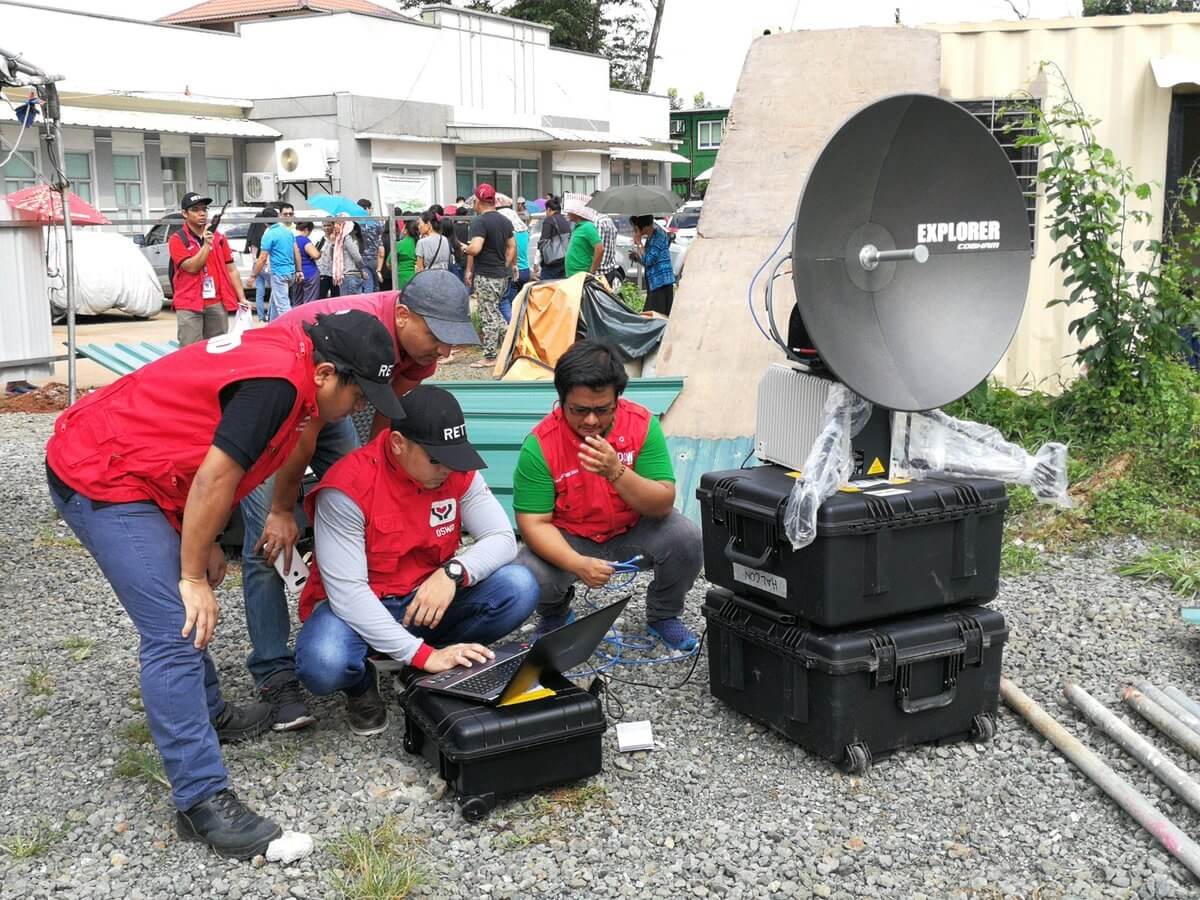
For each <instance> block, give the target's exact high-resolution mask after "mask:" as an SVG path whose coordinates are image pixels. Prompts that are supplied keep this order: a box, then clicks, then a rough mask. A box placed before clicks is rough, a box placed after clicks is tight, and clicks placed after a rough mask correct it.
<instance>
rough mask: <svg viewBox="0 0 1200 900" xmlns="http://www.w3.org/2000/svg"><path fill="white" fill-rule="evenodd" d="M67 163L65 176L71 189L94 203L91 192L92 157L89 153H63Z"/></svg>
mask: <svg viewBox="0 0 1200 900" xmlns="http://www.w3.org/2000/svg"><path fill="white" fill-rule="evenodd" d="M64 156H65V157H66V163H67V178H69V179H70V181H71V190H72V191H74V192H75V193H76V194H78V195H79V196H80V197H82V198H83V199H84V200H86V201H87V202H88V203H94V202H95V201H94V200H93V199H92V197H93V196H95V195H94V194H93V193H92V157H91V154H89V153H67V154H64Z"/></svg>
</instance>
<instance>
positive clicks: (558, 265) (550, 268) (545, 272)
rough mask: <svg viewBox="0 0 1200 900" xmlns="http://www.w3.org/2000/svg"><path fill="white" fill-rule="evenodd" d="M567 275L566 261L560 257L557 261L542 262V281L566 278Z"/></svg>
mask: <svg viewBox="0 0 1200 900" xmlns="http://www.w3.org/2000/svg"><path fill="white" fill-rule="evenodd" d="M566 277H567V261H566V259H565V258H564V259H560V260H559V261H558V262H552V263H548V262H544V263H542V281H549V280H550V279H551V278H566Z"/></svg>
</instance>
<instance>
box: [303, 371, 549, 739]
mask: <svg viewBox="0 0 1200 900" xmlns="http://www.w3.org/2000/svg"><path fill="white" fill-rule="evenodd" d="M400 403H401V405H402V406H403V407H404V412H405V418H404V419H402V420H397V421H393V422H392V427H391V429H390V430H385V431H382V432H380V434H379V435H378V436H377V437H376V438H375V439H374V440H372V441H371V442H370V443H369V444H367V445H366V446H365V447H362V448H361V449H359V450H356V451H354V452H353V453H351V454H349V455H348V456H346V457H344V458H343V459H342V460H341V461H339V462H338V463H336V464H335V465H334V466H333V468H331V469H330V470H329V472H327V473H326V475H325V477H324V478H323V479H322V480H321V483H320V484H319V485H318V486H317V488H316V489H315V490H314V491H312V493H310V494H309V495H308V497H307V498H305V507H306V509H307V511H308V516H309V519H310V521H312V522H313V527H314V530H315V535H316V544H315V547H316V550H315V556H314V559H313V567H312V572H311V575H310V577H309V580H308V583H307V584H306V585H305V586H304V590H303V592H302V593H301V595H300V620H301V621H302V622H303V623H304V625H303V627H302V628H301V629H300V634H299V635H298V636H297V638H296V674H297V675H298V676H299V678H300V681H301V682H302V683H303V684H304V686H305V687H306V688H308V690H309V691H311V692H312V693H313V694H317V695H325V694H332V693H334V692H335V691H342V692H344V693H345V694H346V717H347V719H348V720H349V724H350V730H351V731H353V732H354V733H355V734H361V735H369V734H378V733H379V732H381V731H383V730H384V729H385V728H387V722H388V715H387V706H386V705H385V704H384V702H383V700H382V698H381V697H380V694H379V677H378V673H377V672H376V669H375V665H374V664H373V663H372V662H371V660H370V659H368V653H370V652H372V651H374V652H377V653H384V654H387V655H388V656H390V657H392V658H393V659H396V660H399V661H400V662H402V663H407V664H408V665H411V666H413V667H415V668H417V669H421V670H423V671H425V672H444V671H446V670H447V669H450V668H453V667H454V666H470V665H472V664H473V663H482V662H487V661H488V660H490V659H492V658H493V654H492V652H491V651H490V650H488V649H487V647H485V646H483V645H484V644H487V643H490V642H492V641H494V640H496V639H497V638H500V637H503V636H504V635H506V634H508V633H509V632H511V631H512V630H514V629H515V628H517V626H519V625H520V624H521V623H522V622H524V621H525V620H526V619H527V618H528V617H529V615H530V614H531V613H532V612H533V608H534V606H535V605H536V603H537V596H538V586H537V582H536V581H535V580H534V578H533V575H532V573H530V571H529V570H528V569H526V568H525V567H524V566H520V565H515V564H513V562H512V561H513V559H514V558H515V557H516V555H517V542H516V538H515V537H514V536H513V531H512V527H511V526H510V525H509V523H508V517H507V516H506V515H505V513H504V510H503V508H502V507H501V506H500V504H499V502H497V500H496V498H495V497H493V496H492V492H491V491H490V490H489V489H488V486H487V484H486V483H485V482H484V480H483V476H482V475H480V474H479V471H478V470H479V469H483V468H485V464H484V462H483V460H482V459H481V458H480V456H479V454H478V453H477V452H476V451H475V448H474V447H472V446H471V444H470V443H469V442H468V441H467V429H466V424H465V423H464V421H463V414H462V409H461V408H460V407H459V405H458V401H457V400H455V399H454V395H452V394H451V393H449V392H448V391H444V390H442V389H441V388H437V387H433V386H431V385H421V386H419V387H415V388H413V389H412V390H411V391H409V392H408V393H407V394H406V395H405V396H404V397H403V398H402V399H401V401H400ZM463 529H466V531H467V532H469V533H470V534H471V535H472V536H473V537H474V538H475V542H474V543H473V544H472V545H471V546H470V547H468V548H466V549H464V550H463V551H462V552H461V553H459V552H458V550H459V544H460V542H461V539H462V530H463ZM435 648H440V649H435Z"/></svg>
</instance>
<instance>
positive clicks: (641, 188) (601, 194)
mask: <svg viewBox="0 0 1200 900" xmlns="http://www.w3.org/2000/svg"><path fill="white" fill-rule="evenodd" d="M682 203H683V198H682V197H680V196H679V195H678V194H676V193H675V192H674V191H671V190H668V189H666V188H660V187H654V186H653V185H648V184H625V185H621V187H615V188H609V189H608V190H607V191H597V192H596V193H594V194H592V199H591V200H589V201H588V204H587V205H588V206H590V207H591V208H592V209H594V210H596V212H601V213H607V214H608V215H612V216H661V215H666V214H667V213H673V212H675V210H677V209H679V207H680V205H681V204H682Z"/></svg>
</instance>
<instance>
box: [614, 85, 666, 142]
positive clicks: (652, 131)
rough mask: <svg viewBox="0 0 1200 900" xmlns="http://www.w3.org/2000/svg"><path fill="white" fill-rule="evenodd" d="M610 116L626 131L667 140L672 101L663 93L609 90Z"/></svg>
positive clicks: (639, 135) (655, 139) (657, 139)
mask: <svg viewBox="0 0 1200 900" xmlns="http://www.w3.org/2000/svg"><path fill="white" fill-rule="evenodd" d="M608 109H609V112H608V118H609V121H610V122H617V123H619V124H620V127H621V128H622V129H627V131H626V132H625V133H627V134H634V135H637V136H638V137H644V138H649V139H650V140H654V141H665V140H667V126H668V118H669V117H670V113H671V102H670V101H669V100H668V99H667V98H666V96H665V95H663V94H639V93H636V92H634V91H611V90H610V91H609V92H608Z"/></svg>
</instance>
